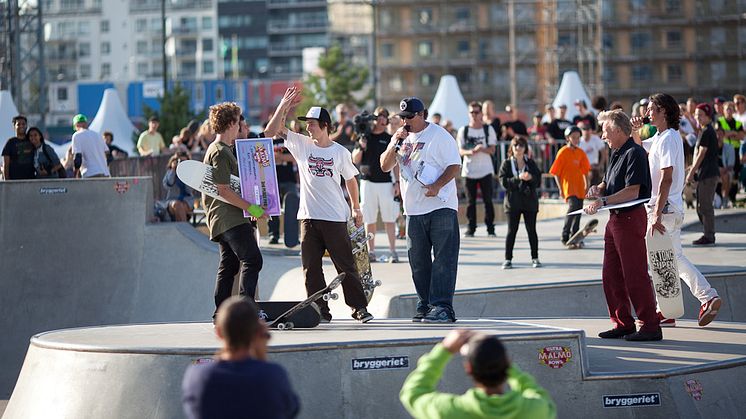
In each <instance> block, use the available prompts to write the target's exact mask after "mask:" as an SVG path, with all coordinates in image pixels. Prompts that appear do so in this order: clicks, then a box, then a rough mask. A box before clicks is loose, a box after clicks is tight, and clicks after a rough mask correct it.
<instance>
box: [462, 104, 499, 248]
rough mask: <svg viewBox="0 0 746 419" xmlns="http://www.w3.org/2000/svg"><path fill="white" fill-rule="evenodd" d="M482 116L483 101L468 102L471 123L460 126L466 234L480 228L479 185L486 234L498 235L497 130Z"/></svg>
mask: <svg viewBox="0 0 746 419" xmlns="http://www.w3.org/2000/svg"><path fill="white" fill-rule="evenodd" d="M482 120H483V118H482V104H481V103H479V102H471V103H469V125H466V126H464V127H461V129H460V130H458V134H457V136H456V140H457V142H458V145H459V153H460V154H461V156H462V157H463V166H461V177H463V178H464V179H465V181H466V197H467V200H468V204H467V207H466V218H467V220H468V223H469V225H468V227H467V228H466V233H464V237H474V233H475V232H476V229H477V187H479V190H481V191H482V202H483V203H484V225H485V227H486V228H487V236H489V237H497V236H495V207H494V206H493V205H492V192H493V190H494V186H493V184H492V182H493V181H492V179H493V178H494V176H495V171H494V167H493V165H492V155H493V154H495V147H496V145H497V134H495V130H493V129H492V126H490V125H485V124H484V123H483V122H482Z"/></svg>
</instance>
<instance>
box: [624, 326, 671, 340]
mask: <svg viewBox="0 0 746 419" xmlns="http://www.w3.org/2000/svg"><path fill="white" fill-rule="evenodd" d="M624 340H628V341H631V342H649V341H656V340H663V332H662V331H661V328H660V327H659V328H658V330H656V331H654V332H643V331H642V330H640V331H639V332H635V333H632V334H631V335H627V336H625V337H624Z"/></svg>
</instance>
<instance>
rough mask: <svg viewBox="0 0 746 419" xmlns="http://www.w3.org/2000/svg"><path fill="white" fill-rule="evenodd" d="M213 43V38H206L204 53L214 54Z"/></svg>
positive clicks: (203, 44)
mask: <svg viewBox="0 0 746 419" xmlns="http://www.w3.org/2000/svg"><path fill="white" fill-rule="evenodd" d="M212 49H213V42H212V38H205V39H203V40H202V52H212Z"/></svg>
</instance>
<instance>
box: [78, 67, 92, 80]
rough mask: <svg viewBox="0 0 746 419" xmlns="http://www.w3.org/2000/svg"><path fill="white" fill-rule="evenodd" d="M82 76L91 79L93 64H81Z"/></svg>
mask: <svg viewBox="0 0 746 419" xmlns="http://www.w3.org/2000/svg"><path fill="white" fill-rule="evenodd" d="M80 78H81V79H90V78H91V65H90V64H81V65H80Z"/></svg>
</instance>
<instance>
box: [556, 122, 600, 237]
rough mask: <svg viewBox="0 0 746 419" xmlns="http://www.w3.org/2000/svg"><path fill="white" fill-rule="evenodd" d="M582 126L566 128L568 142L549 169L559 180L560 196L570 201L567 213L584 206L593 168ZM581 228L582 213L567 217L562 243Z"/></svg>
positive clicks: (563, 228) (557, 180)
mask: <svg viewBox="0 0 746 419" xmlns="http://www.w3.org/2000/svg"><path fill="white" fill-rule="evenodd" d="M580 136H581V132H580V128H578V127H576V126H575V125H570V126H569V127H567V129H565V138H566V139H567V144H566V145H565V146H564V147H562V148H561V149H560V150H559V152H558V153H557V157H556V158H555V160H554V163H552V167H551V168H550V169H549V173H551V174H552V175H554V181H555V182H557V187H558V188H559V192H560V198H562V199H564V200H565V202H567V203H568V207H567V213H568V214H569V213H571V212H573V211H576V210H579V209H581V208H583V197H585V191H586V190H587V189H588V185H587V183H586V177H587V175H588V172H590V170H591V164H590V163H589V162H588V156H586V154H585V152H584V151H583V149H581V148H580V147H579V145H580ZM579 229H580V214H577V215H568V216H566V217H565V225H564V226H563V227H562V237H561V240H562V244H565V243H567V241H568V240H570V237H572V236H573V235H575V233H577V232H578V230H579Z"/></svg>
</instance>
